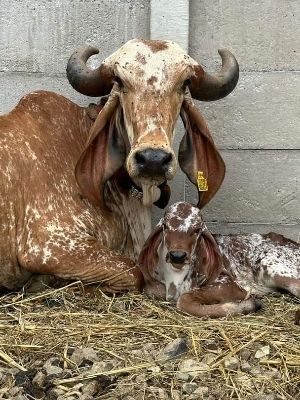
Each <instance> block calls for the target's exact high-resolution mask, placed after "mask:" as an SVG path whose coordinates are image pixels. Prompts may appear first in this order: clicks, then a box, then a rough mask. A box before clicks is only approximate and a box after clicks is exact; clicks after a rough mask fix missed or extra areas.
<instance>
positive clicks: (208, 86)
mask: <svg viewBox="0 0 300 400" xmlns="http://www.w3.org/2000/svg"><path fill="white" fill-rule="evenodd" d="M218 53H219V54H220V56H221V58H222V68H221V71H220V72H217V73H216V74H214V75H210V74H208V73H207V72H205V71H204V70H203V68H202V67H201V66H200V65H197V66H195V67H194V72H195V75H194V76H192V77H191V85H190V91H191V95H192V97H193V98H194V99H197V100H202V101H213V100H219V99H222V98H223V97H225V96H227V95H228V94H229V93H230V92H232V91H233V89H234V88H235V86H236V84H237V82H238V80H239V64H238V62H237V61H236V59H235V57H234V55H233V54H232V53H231V52H230V51H229V50H226V49H221V50H218Z"/></svg>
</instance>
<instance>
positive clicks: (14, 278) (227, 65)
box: [0, 39, 239, 291]
mask: <svg viewBox="0 0 300 400" xmlns="http://www.w3.org/2000/svg"><path fill="white" fill-rule="evenodd" d="M97 52H98V50H97V49H95V48H92V47H89V46H88V47H85V48H83V49H79V50H78V51H75V52H74V53H73V55H72V56H71V57H70V60H69V62H68V65H67V77H68V79H69V82H70V83H71V84H72V85H73V87H74V88H75V89H76V90H77V91H79V92H80V93H82V94H86V95H91V96H97V97H102V96H105V98H103V97H102V99H101V103H100V104H101V105H98V106H95V107H94V110H93V111H94V118H93V120H92V119H91V118H90V117H89V115H91V113H88V111H87V110H86V109H84V108H81V107H78V106H77V105H76V104H73V103H72V102H70V101H68V100H67V99H65V98H64V97H62V96H59V95H56V94H54V93H49V92H37V93H32V94H30V95H28V96H25V97H24V98H23V99H22V100H21V102H20V103H19V104H18V106H17V107H16V108H15V109H14V110H13V111H12V112H11V113H9V114H8V115H4V116H2V117H0V135H1V136H0V138H1V144H0V146H1V148H0V151H1V160H0V170H1V173H2V175H3V176H2V177H1V179H0V190H1V211H0V212H1V215H0V218H1V220H0V223H1V229H2V231H1V240H0V246H1V247H0V262H1V265H0V267H1V269H0V286H2V287H6V288H8V289H13V288H16V287H20V286H21V285H22V284H23V283H24V282H25V281H26V280H27V279H28V277H29V276H30V275H31V274H32V273H38V274H50V275H55V276H58V277H61V278H72V279H81V280H82V281H85V282H94V281H97V282H101V283H102V285H103V287H106V288H107V290H110V291H120V290H128V289H133V288H139V287H140V286H141V283H142V275H141V273H140V271H139V269H138V268H137V267H136V266H135V261H136V259H137V255H138V253H139V252H140V250H141V247H142V244H143V243H144V241H145V238H146V237H147V235H148V233H149V231H150V209H151V206H152V205H153V204H156V205H158V206H160V207H162V208H163V207H165V206H166V204H167V203H168V199H169V187H168V185H167V181H169V180H171V179H172V178H173V177H174V175H175V173H176V166H177V160H176V156H175V153H174V150H173V148H172V142H173V137H174V126H175V123H176V120H177V119H178V116H179V113H181V116H182V118H183V121H184V123H185V126H186V133H185V135H184V137H183V139H182V141H181V145H180V150H179V156H178V161H179V164H180V166H181V168H182V169H183V171H184V172H185V173H186V174H187V176H188V177H189V179H190V180H191V181H192V182H193V183H194V184H195V185H197V181H196V175H197V173H198V170H200V171H202V173H203V174H205V177H206V179H207V180H208V183H209V190H208V191H207V192H205V195H204V196H201V199H200V197H199V205H200V206H203V205H205V204H206V203H207V202H208V201H210V199H211V198H212V197H213V196H214V194H215V193H216V191H217V190H218V188H219V187H220V185H221V183H222V181H223V178H224V174H225V166H224V162H223V160H222V158H221V156H220V154H219V153H218V151H217V149H216V147H215V145H214V142H213V139H212V137H211V135H210V132H209V130H208V128H207V126H206V124H205V121H204V119H203V118H202V116H201V114H200V113H199V112H198V111H197V109H196V107H195V105H194V104H193V102H192V98H191V96H193V97H194V98H197V99H200V100H205V101H209V100H217V99H220V98H222V97H225V96H227V95H228V94H229V93H230V92H231V91H232V90H233V89H234V87H235V85H236V83H237V81H238V76H239V68H238V63H237V61H236V60H235V58H234V56H233V55H232V54H231V53H230V52H229V51H227V50H221V51H219V53H220V55H221V57H222V68H221V71H220V72H219V73H217V74H214V75H211V74H208V73H206V72H205V71H204V70H203V69H202V67H201V66H200V65H199V64H198V63H197V62H196V61H195V60H193V59H192V58H191V57H189V56H188V55H187V54H186V53H185V52H184V51H183V50H181V49H180V47H179V46H178V45H177V44H176V43H174V42H171V41H151V40H149V41H147V40H139V39H135V40H130V41H129V42H127V43H125V44H124V45H123V46H122V47H121V48H120V49H118V50H116V52H115V53H113V54H112V55H111V56H110V57H108V58H107V59H106V60H104V62H103V63H102V64H101V65H100V66H99V67H98V68H96V69H93V70H92V69H90V68H89V67H88V66H87V65H86V61H87V59H88V58H89V57H90V56H91V55H92V54H95V53H97ZM132 190H133V191H132ZM132 193H133V195H132ZM136 193H137V196H136ZM200 200H201V201H200ZM200 203H201V204H200Z"/></svg>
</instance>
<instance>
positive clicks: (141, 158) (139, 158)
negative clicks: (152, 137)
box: [135, 152, 146, 165]
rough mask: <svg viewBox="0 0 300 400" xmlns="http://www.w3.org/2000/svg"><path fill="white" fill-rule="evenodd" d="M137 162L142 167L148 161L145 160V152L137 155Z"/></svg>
mask: <svg viewBox="0 0 300 400" xmlns="http://www.w3.org/2000/svg"><path fill="white" fill-rule="evenodd" d="M135 160H136V162H137V163H138V164H140V165H143V164H145V162H146V159H145V156H144V155H143V152H139V153H136V155H135Z"/></svg>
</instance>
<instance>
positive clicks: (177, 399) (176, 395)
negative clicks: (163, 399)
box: [172, 390, 181, 400]
mask: <svg viewBox="0 0 300 400" xmlns="http://www.w3.org/2000/svg"><path fill="white" fill-rule="evenodd" d="M172 400H181V393H180V391H179V390H173V391H172Z"/></svg>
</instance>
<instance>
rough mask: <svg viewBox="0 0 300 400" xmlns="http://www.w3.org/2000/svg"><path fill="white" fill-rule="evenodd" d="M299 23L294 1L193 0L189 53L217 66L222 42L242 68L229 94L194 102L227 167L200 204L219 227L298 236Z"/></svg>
mask: <svg viewBox="0 0 300 400" xmlns="http://www.w3.org/2000/svg"><path fill="white" fill-rule="evenodd" d="M299 21H300V3H299V1H297V0H286V1H280V0H264V1H259V0H252V1H248V0H240V1H236V0H219V1H217V0H191V1H190V35H189V45H190V49H189V52H190V54H191V56H192V57H194V58H195V59H196V60H197V61H199V62H200V63H201V64H202V65H203V66H204V67H205V69H206V70H208V71H214V70H216V69H217V67H218V65H219V62H220V59H219V56H218V54H217V49H218V48H222V47H224V48H228V49H229V50H231V51H232V52H233V53H234V54H235V56H236V58H237V60H238V61H239V64H240V68H241V76H240V81H239V83H238V86H237V88H236V90H235V91H234V92H233V93H232V94H231V95H230V96H228V97H226V98H225V99H223V100H220V101H218V102H213V103H201V104H200V103H199V107H200V108H201V110H202V111H203V112H204V115H205V116H206V117H207V120H208V122H209V125H210V127H211V130H212V132H213V135H214V137H215V139H216V142H217V145H218V147H219V148H220V149H222V155H223V157H224V159H225V161H226V165H227V175H226V178H225V181H224V183H223V186H222V188H221V190H220V191H219V193H218V194H217V196H216V197H215V198H214V200H213V201H212V202H211V203H210V204H209V205H208V206H207V208H206V209H205V216H206V219H207V220H209V221H211V224H210V225H211V226H212V227H213V229H215V230H216V231H222V232H236V231H240V232H244V231H246V232H247V231H256V232H258V231H261V232H266V231H269V230H276V231H278V232H283V233H285V234H286V235H288V236H290V237H292V238H294V239H296V240H297V239H298V240H299V234H300V134H299V133H300V132H299V131H300V42H299V37H300V24H299ZM194 197H195V196H194V193H193V192H191V190H190V188H188V189H187V198H188V199H194Z"/></svg>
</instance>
